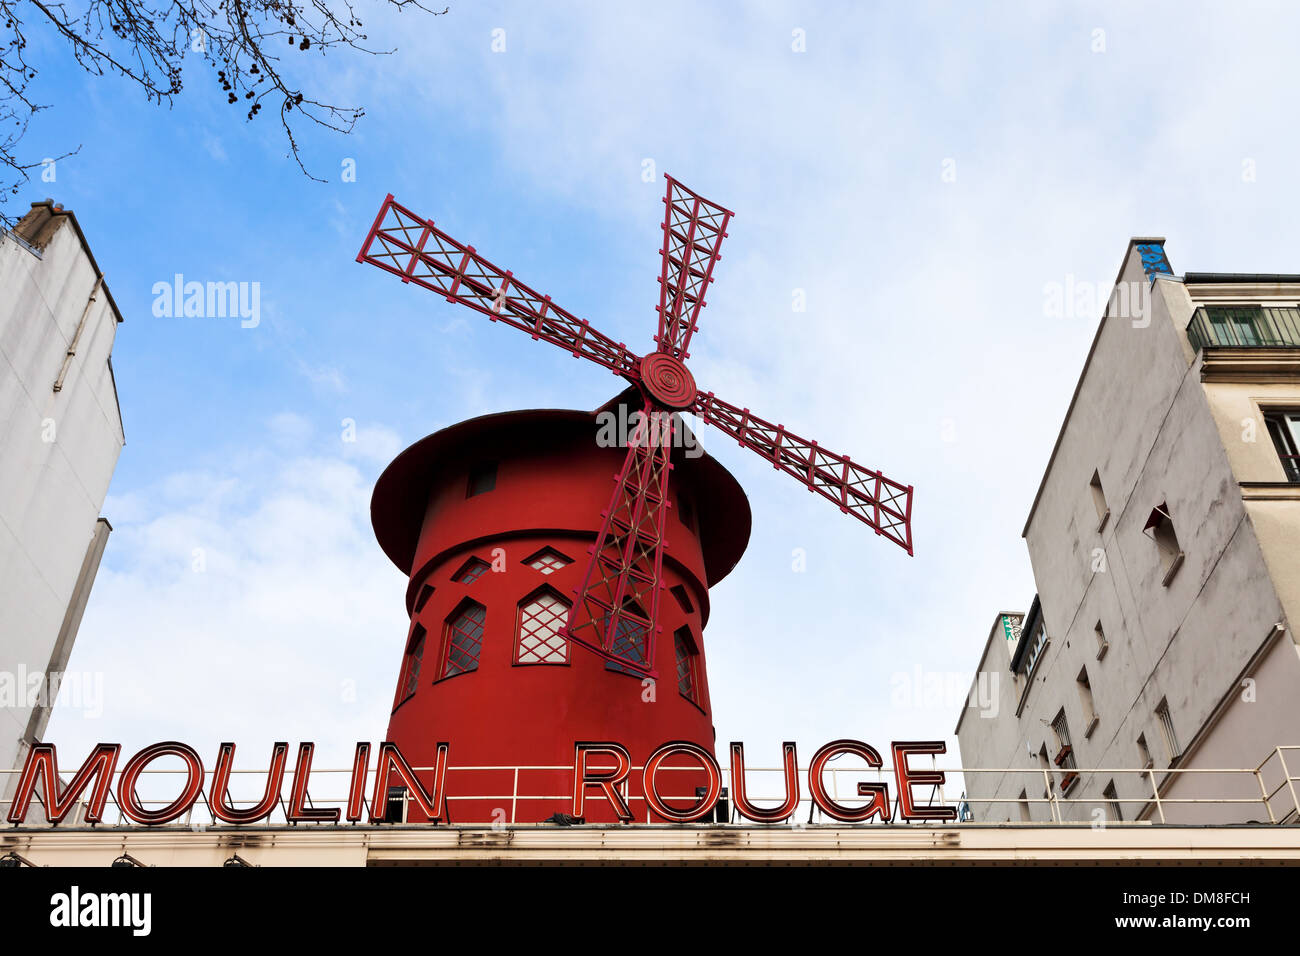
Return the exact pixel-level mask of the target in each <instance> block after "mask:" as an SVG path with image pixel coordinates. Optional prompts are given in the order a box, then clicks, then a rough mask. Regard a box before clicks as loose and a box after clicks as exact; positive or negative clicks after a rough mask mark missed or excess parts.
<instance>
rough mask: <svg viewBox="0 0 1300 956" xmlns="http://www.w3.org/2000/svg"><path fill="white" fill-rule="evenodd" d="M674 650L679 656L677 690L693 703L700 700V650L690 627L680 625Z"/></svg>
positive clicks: (675, 636) (676, 633)
mask: <svg viewBox="0 0 1300 956" xmlns="http://www.w3.org/2000/svg"><path fill="white" fill-rule="evenodd" d="M673 652H674V654H675V655H676V658H677V691H678V693H680V694H681V695H682V696H683V697H685V698H686V699H687V700H689V701H690V702H691V703H694V704H698V703H699V702H700V685H699V659H700V652H699V650H698V649H697V648H696V646H695V638H694V637H692V636H691V631H690V628H687V627H679V628H678V629H677V631H676V632H675V633H674V634H673Z"/></svg>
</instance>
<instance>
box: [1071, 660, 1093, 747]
mask: <svg viewBox="0 0 1300 956" xmlns="http://www.w3.org/2000/svg"><path fill="white" fill-rule="evenodd" d="M1076 683H1077V685H1078V688H1079V703H1080V705H1082V707H1083V722H1084V725H1085V727H1084V731H1083V739H1084V740H1087V739H1088V738H1090V737H1091V736H1092V732H1093V731H1094V730H1096V729H1097V720H1098V717H1097V710H1096V707H1095V706H1094V704H1093V701H1092V684H1090V683H1089V682H1088V668H1086V667H1085V668H1083V669H1082V670H1080V671H1079V677H1078V680H1077V681H1076Z"/></svg>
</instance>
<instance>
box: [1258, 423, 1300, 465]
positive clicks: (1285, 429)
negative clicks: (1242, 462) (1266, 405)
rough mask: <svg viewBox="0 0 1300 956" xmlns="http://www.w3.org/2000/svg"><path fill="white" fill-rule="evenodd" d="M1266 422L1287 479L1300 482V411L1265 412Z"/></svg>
mask: <svg viewBox="0 0 1300 956" xmlns="http://www.w3.org/2000/svg"><path fill="white" fill-rule="evenodd" d="M1264 423H1265V424H1266V425H1267V426H1268V433H1269V435H1270V436H1272V438H1273V447H1274V448H1275V449H1277V457H1278V458H1279V459H1280V460H1281V462H1282V472H1283V474H1285V475H1286V480H1287V481H1290V482H1292V483H1300V411H1294V410H1291V411H1269V412H1266V413H1265V414H1264Z"/></svg>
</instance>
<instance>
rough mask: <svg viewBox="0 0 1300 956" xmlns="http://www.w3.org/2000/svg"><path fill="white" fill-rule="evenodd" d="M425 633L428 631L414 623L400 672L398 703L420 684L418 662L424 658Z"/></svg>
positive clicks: (412, 692)
mask: <svg viewBox="0 0 1300 956" xmlns="http://www.w3.org/2000/svg"><path fill="white" fill-rule="evenodd" d="M427 635H428V632H427V631H425V629H424V628H423V627H422V626H421V625H419V624H417V625H415V630H414V631H412V632H411V642H410V644H409V645H408V648H409V649H408V650H407V652H406V662H405V667H404V669H403V672H402V686H401V689H400V691H399V693H398V702H399V703H400V702H401V701H403V700H406V698H408V697H410V696H411V695H412V694H414V693H415V691H416V689H417V688H418V687H419V686H420V664H421V662H422V661H423V660H424V639H425V637H426V636H427Z"/></svg>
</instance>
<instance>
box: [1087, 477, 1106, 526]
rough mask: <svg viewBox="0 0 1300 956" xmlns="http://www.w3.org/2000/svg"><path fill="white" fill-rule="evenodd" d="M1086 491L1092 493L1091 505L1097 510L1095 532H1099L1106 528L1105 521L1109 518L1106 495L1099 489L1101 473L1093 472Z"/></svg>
mask: <svg viewBox="0 0 1300 956" xmlns="http://www.w3.org/2000/svg"><path fill="white" fill-rule="evenodd" d="M1088 490H1089V491H1091V492H1092V505H1093V507H1094V508H1096V509H1097V530H1098V531H1101V529H1102V528H1104V527H1106V521H1107V519H1108V518H1110V507H1109V506H1108V505H1107V504H1106V493H1105V492H1104V491H1102V488H1101V472H1099V471H1094V472H1093V473H1092V480H1091V481H1090V482H1088Z"/></svg>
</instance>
